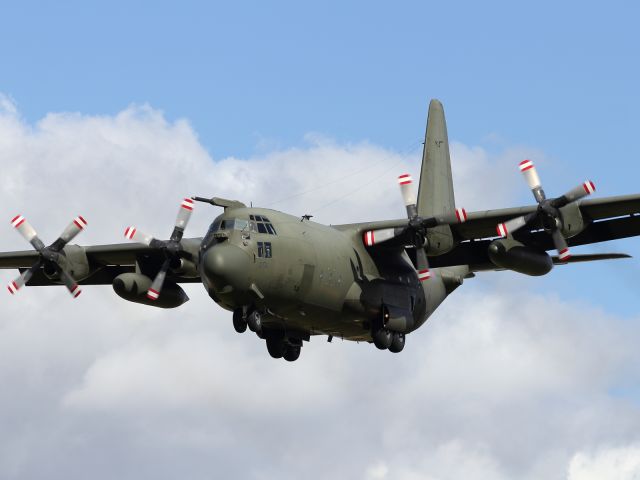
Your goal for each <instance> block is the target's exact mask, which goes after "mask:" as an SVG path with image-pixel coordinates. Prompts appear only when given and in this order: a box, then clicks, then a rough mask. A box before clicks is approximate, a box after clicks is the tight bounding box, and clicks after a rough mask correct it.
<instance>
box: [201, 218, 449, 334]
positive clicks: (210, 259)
mask: <svg viewBox="0 0 640 480" xmlns="http://www.w3.org/2000/svg"><path fill="white" fill-rule="evenodd" d="M263 219H266V220H268V222H264V221H262V220H263ZM260 223H262V224H263V225H262V226H260V225H259V224H260ZM434 273H435V275H434V276H433V278H431V279H430V280H429V281H427V282H424V283H421V282H420V281H419V280H418V276H417V274H416V271H415V268H414V266H413V265H412V263H411V261H410V259H409V257H408V255H407V253H406V252H405V249H404V248H395V249H392V250H389V249H387V250H384V252H383V254H381V252H379V251H369V250H368V249H367V248H366V247H365V246H364V244H363V241H362V235H361V233H360V232H358V231H357V230H355V229H352V228H348V227H346V228H344V227H343V228H340V229H338V228H334V227H330V226H325V225H321V224H318V223H315V222H311V221H308V220H301V219H300V218H298V217H294V216H291V215H287V214H284V213H281V212H277V211H274V210H267V209H257V208H235V209H227V210H226V211H225V213H224V214H223V215H221V216H219V217H218V218H216V220H215V221H214V223H213V224H212V227H211V228H210V230H209V232H208V233H207V235H206V237H205V238H204V240H203V242H202V246H201V249H200V274H201V277H202V281H203V283H204V285H205V288H206V289H207V292H208V293H209V295H210V296H211V298H212V299H213V300H214V301H216V302H217V303H218V304H219V305H220V306H222V307H223V308H225V309H228V310H235V309H238V308H242V307H246V306H250V305H251V306H255V307H257V308H260V309H262V310H263V311H264V312H265V313H266V317H265V323H266V324H267V325H268V324H270V323H271V324H279V326H280V327H284V328H285V329H286V330H291V331H298V332H300V333H306V334H326V335H334V336H336V337H342V338H345V339H350V340H365V341H367V340H370V339H371V326H372V324H373V323H374V322H376V321H377V320H378V319H380V318H381V315H382V309H383V306H389V308H390V311H392V316H395V317H399V320H398V319H396V320H398V321H399V322H400V323H401V324H402V325H401V326H400V327H399V329H400V330H405V331H406V332H407V333H408V332H410V331H412V330H415V329H416V328H418V327H419V326H420V325H422V324H423V323H424V322H425V321H426V319H427V318H428V317H429V315H431V313H433V311H434V310H435V309H436V308H437V306H438V305H439V304H440V303H441V302H442V301H443V300H444V298H445V297H446V295H447V291H446V288H445V284H444V282H443V280H442V277H441V275H439V274H438V272H437V271H436V272H434Z"/></svg>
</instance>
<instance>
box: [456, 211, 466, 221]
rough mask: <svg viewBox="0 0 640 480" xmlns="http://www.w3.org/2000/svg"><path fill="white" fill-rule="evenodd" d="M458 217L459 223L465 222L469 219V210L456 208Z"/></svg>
mask: <svg viewBox="0 0 640 480" xmlns="http://www.w3.org/2000/svg"><path fill="white" fill-rule="evenodd" d="M456 218H457V219H458V223H464V222H466V221H467V211H466V210H465V209H464V208H456Z"/></svg>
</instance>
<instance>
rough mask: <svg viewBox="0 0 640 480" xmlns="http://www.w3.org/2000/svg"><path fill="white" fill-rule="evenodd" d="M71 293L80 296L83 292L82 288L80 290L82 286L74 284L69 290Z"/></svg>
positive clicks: (74, 296)
mask: <svg viewBox="0 0 640 480" xmlns="http://www.w3.org/2000/svg"><path fill="white" fill-rule="evenodd" d="M69 293H71V295H72V296H73V298H78V297H79V296H80V294H81V293H82V290H80V287H79V286H78V284H77V283H76V284H75V285H73V287H71V289H70V290H69Z"/></svg>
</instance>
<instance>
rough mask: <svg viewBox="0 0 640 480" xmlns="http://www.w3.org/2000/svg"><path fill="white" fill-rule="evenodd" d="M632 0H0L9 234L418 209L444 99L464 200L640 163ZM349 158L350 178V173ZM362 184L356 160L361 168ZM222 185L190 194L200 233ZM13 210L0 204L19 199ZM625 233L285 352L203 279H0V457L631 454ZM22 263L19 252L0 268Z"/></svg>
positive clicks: (89, 236) (424, 462)
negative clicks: (410, 187) (393, 320)
mask: <svg viewBox="0 0 640 480" xmlns="http://www.w3.org/2000/svg"><path fill="white" fill-rule="evenodd" d="M638 13H640V12H638V7H637V6H636V5H635V4H633V3H631V2H609V3H608V4H607V7H606V9H605V8H603V6H602V5H601V4H597V3H592V4H589V5H585V4H583V3H581V4H578V3H577V2H565V3H563V4H558V3H556V2H554V3H551V2H536V3H535V4H530V5H517V4H513V3H512V2H483V3H481V4H480V3H477V2H457V3H455V4H454V3H452V2H448V3H446V4H445V3H444V2H443V3H442V4H435V3H433V2H395V3H394V4H390V3H388V2H375V1H374V2H358V1H354V2H333V1H327V2H321V3H314V4H312V3H310V2H306V3H301V2H278V1H274V2H249V1H243V2H235V3H231V2H193V1H192V2H189V1H185V2H180V4H177V3H175V2H144V1H140V2H135V3H134V2H119V1H112V2H109V3H106V2H105V3H100V4H99V3H97V2H96V3H93V4H92V3H88V2H65V1H62V2H56V3H55V4H53V3H50V2H29V1H25V2H20V3H17V2H0V19H1V20H0V22H1V25H2V28H0V165H1V166H2V174H1V176H0V186H1V188H0V218H2V217H3V216H4V217H5V218H6V219H7V223H6V225H5V230H4V233H2V230H1V227H0V250H3V251H6V250H20V249H23V248H26V247H27V246H28V245H26V244H25V243H24V241H23V240H22V239H21V238H20V237H19V236H18V235H16V234H15V233H14V232H12V231H11V230H12V229H11V227H10V225H9V220H10V219H11V218H12V217H13V216H14V215H15V214H17V213H22V214H24V215H25V216H27V218H29V220H30V221H31V223H32V224H33V225H34V226H35V227H36V229H38V231H39V233H40V234H41V235H42V237H44V238H45V240H47V239H48V240H53V239H54V238H55V237H56V236H57V235H58V234H59V233H60V231H61V230H62V228H63V227H64V226H65V225H66V224H67V222H68V221H69V220H70V218H73V216H75V215H77V214H82V215H83V216H84V217H85V218H87V220H88V221H89V228H88V229H87V230H86V231H85V232H83V233H82V236H81V237H78V243H81V244H97V243H112V242H120V241H122V231H123V229H124V227H125V226H127V225H129V224H136V225H138V226H139V227H140V228H143V229H144V230H145V231H149V232H150V233H153V234H157V235H159V236H162V235H165V236H168V235H169V233H170V231H171V228H172V225H173V222H174V219H175V213H176V210H177V208H178V205H179V203H180V200H181V199H182V198H183V196H185V195H203V196H222V197H229V198H235V199H238V200H241V201H244V202H253V203H254V205H261V206H269V207H272V208H277V209H281V210H283V211H287V212H289V213H292V214H296V215H302V214H305V213H310V214H313V215H315V217H314V219H317V220H318V221H320V222H323V223H333V224H336V223H347V222H355V221H366V220H373V219H387V218H400V217H402V216H403V215H404V212H403V211H404V208H403V205H402V201H401V197H400V194H399V192H398V191H397V187H396V184H395V177H396V176H397V175H398V174H400V173H404V172H409V173H412V174H414V175H417V174H418V172H419V168H420V166H419V162H420V154H421V144H420V143H421V141H422V138H423V136H424V126H425V120H426V112H427V105H428V102H429V99H430V98H439V99H440V100H441V101H442V102H443V103H444V107H445V112H446V115H447V123H448V128H449V138H450V141H451V149H452V166H453V171H454V182H455V188H456V199H457V203H458V204H459V205H461V206H464V207H465V208H466V209H467V210H468V211H474V210H481V209H485V208H500V207H508V206H516V205H524V204H530V203H531V202H532V198H531V194H530V192H529V191H528V189H527V187H526V184H525V182H524V181H523V180H522V178H521V177H520V174H519V172H518V169H517V164H518V162H519V161H520V160H522V159H523V158H531V159H533V160H534V161H536V163H537V165H538V169H539V172H540V175H541V177H542V180H543V183H544V186H545V190H546V191H547V193H549V194H552V195H554V194H560V193H562V192H563V191H566V190H568V189H570V188H572V187H573V186H574V185H576V184H578V183H580V182H582V181H583V180H585V179H586V178H590V179H592V180H593V181H594V182H595V183H596V186H597V189H598V190H597V192H596V195H599V196H609V195H618V194H628V193H635V192H639V191H640V188H638V182H637V178H638V173H639V171H640V170H639V168H638V166H637V165H638V154H637V153H636V151H637V147H636V137H637V135H636V131H635V130H636V127H637V119H636V115H635V113H636V112H637V111H638V109H639V108H638V107H640V95H638V93H637V85H638V84H639V83H640V82H639V80H640V78H639V77H640V70H639V69H638V66H637V62H636V61H635V59H636V57H637V49H638V45H639V41H640V38H639V35H640V34H638V31H637V28H636V25H635V23H636V22H635V19H637V17H638ZM354 178H355V179H357V180H358V181H357V182H353V181H352V180H353V179H354ZM354 183H355V184H356V185H357V186H355V187H354ZM218 213H219V212H218V211H217V210H216V209H214V208H213V207H208V206H206V205H201V206H198V208H197V209H196V212H195V214H194V216H193V219H192V222H191V224H190V225H189V232H187V234H188V235H191V236H200V235H202V234H203V233H204V232H205V231H206V228H207V226H208V224H209V223H210V222H211V220H212V219H213V218H214V217H215V216H216V215H217V214H218ZM0 225H1V223H0ZM639 245H640V243H639V240H638V239H630V240H624V241H616V242H611V243H610V244H602V245H598V246H590V247H582V248H580V249H576V253H587V252H626V253H630V254H633V255H634V256H635V257H636V258H634V259H632V260H625V261H618V262H608V263H602V264H585V265H576V266H572V267H563V268H557V269H554V271H553V272H552V273H551V274H549V275H548V276H546V277H543V278H535V279H534V278H529V277H524V276H521V275H518V274H515V273H508V272H501V273H495V274H482V275H478V277H477V278H476V279H473V280H469V281H467V282H466V283H465V285H464V286H463V287H461V288H460V289H459V290H458V291H456V292H455V293H454V295H452V296H451V297H450V298H449V299H448V300H447V301H446V302H445V303H444V305H443V306H442V307H441V308H440V309H439V310H438V311H437V312H436V314H435V315H434V316H433V317H432V318H431V319H430V320H429V322H427V324H426V325H425V326H424V327H423V328H421V329H420V330H418V331H417V332H415V333H413V334H411V335H410V336H409V337H408V339H407V347H406V348H405V350H404V352H402V354H400V355H392V354H390V353H388V352H380V351H378V350H377V349H375V348H374V347H373V346H371V345H367V344H352V343H349V342H341V341H334V342H333V343H331V344H329V343H327V342H326V341H325V340H324V339H323V338H314V339H313V340H312V341H311V342H310V343H309V344H306V345H305V347H304V348H303V352H302V355H301V358H300V360H299V361H298V362H296V363H294V364H287V363H285V362H282V361H275V360H272V359H271V358H270V357H268V354H267V352H266V348H265V346H264V345H263V342H261V341H259V340H258V339H257V338H256V337H255V336H253V335H251V334H249V333H246V334H243V335H238V334H236V333H235V331H233V328H232V326H231V318H230V315H229V314H228V313H227V312H225V311H223V310H221V309H220V308H219V307H217V306H216V305H215V304H213V303H212V302H211V301H210V300H209V299H208V297H207V296H206V293H205V291H204V289H203V288H202V287H201V286H197V285H189V286H188V287H186V290H187V293H188V295H189V296H190V298H191V300H190V301H189V302H188V303H187V304H185V305H183V306H182V307H180V308H179V309H176V310H170V311H162V310H156V309H153V308H149V307H144V306H140V305H136V304H130V303H126V302H124V301H122V300H121V299H119V298H118V297H116V296H115V294H114V293H113V291H112V290H111V289H110V288H109V287H94V288H90V287H87V288H85V289H84V292H83V294H82V295H81V297H79V299H78V300H77V301H72V300H71V299H70V298H69V295H68V294H67V293H66V292H65V291H64V290H62V289H57V288H50V289H39V288H33V289H26V290H24V291H21V292H20V294H19V295H18V296H16V297H15V298H13V297H11V298H10V297H9V296H8V295H7V297H6V298H5V299H4V300H2V299H0V311H1V312H2V315H0V384H1V385H3V389H2V390H1V392H2V393H0V427H1V428H0V478H3V479H4V478H6V479H32V478H54V479H57V478H65V479H69V478H72V479H73V478H86V477H87V476H91V477H92V478H98V479H102V478H104V479H107V478H114V477H116V476H117V477H119V478H124V479H127V478H136V479H137V478H157V479H163V478H175V477H176V476H178V475H180V476H183V477H186V478H193V479H200V478H203V479H204V478H211V477H212V476H220V475H222V474H224V475H227V476H230V477H232V478H233V477H236V478H238V477H241V478H249V479H270V478H276V477H277V478H299V477H300V476H301V475H305V476H306V477H311V478H350V479H353V478H356V479H366V480H369V479H401V480H405V479H409V480H411V479H428V480H446V479H458V478H464V477H472V478H481V479H488V480H494V479H507V478H523V479H537V478H552V479H563V480H564V479H566V480H590V479H596V478H598V479H600V478H611V479H620V480H628V479H637V478H640V435H639V434H638V433H637V432H639V431H640V428H639V427H640V391H639V389H638V381H639V380H640V378H639V374H638V372H639V371H640V370H639V367H640V353H638V351H637V345H638V341H640V328H639V321H640V315H639V313H638V304H637V299H638V293H637V278H638V273H640V263H639V262H638V260H637V258H638V257H639V256H640V246H639ZM14 276H15V272H9V271H5V272H0V280H2V281H3V282H7V281H9V280H10V279H12V278H13V277H14Z"/></svg>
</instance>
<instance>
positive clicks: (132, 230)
mask: <svg viewBox="0 0 640 480" xmlns="http://www.w3.org/2000/svg"><path fill="white" fill-rule="evenodd" d="M124 236H125V238H127V239H129V240H133V241H134V242H139V243H144V244H145V245H147V246H149V245H151V242H152V241H153V240H154V238H153V237H152V236H151V235H147V234H146V233H143V232H141V231H140V230H138V229H137V228H136V227H127V228H126V230H125V231H124Z"/></svg>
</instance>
